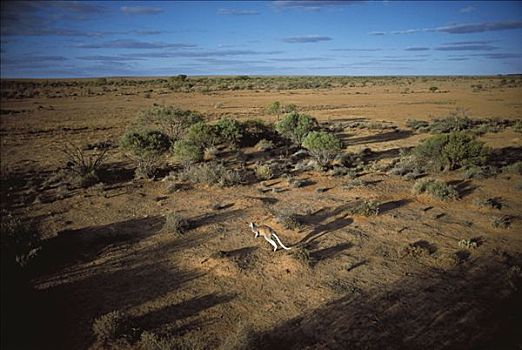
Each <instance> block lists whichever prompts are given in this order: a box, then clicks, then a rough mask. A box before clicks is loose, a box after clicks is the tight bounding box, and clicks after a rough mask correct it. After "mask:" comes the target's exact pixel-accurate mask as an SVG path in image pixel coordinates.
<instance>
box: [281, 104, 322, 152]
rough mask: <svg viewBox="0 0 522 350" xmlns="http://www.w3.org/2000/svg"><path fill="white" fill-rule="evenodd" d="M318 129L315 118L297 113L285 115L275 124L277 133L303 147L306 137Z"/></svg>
mask: <svg viewBox="0 0 522 350" xmlns="http://www.w3.org/2000/svg"><path fill="white" fill-rule="evenodd" d="M317 127H318V123H317V120H316V119H315V118H313V117H311V116H309V115H307V114H299V113H297V112H293V113H290V114H287V115H285V116H284V117H283V118H282V119H281V120H279V121H278V122H277V123H276V124H275V129H276V131H277V132H278V133H279V134H280V135H281V136H283V137H284V138H287V139H289V140H290V141H292V142H293V143H294V144H296V145H301V144H302V143H303V140H304V138H305V137H306V135H307V134H308V133H309V132H311V131H313V130H315V129H317Z"/></svg>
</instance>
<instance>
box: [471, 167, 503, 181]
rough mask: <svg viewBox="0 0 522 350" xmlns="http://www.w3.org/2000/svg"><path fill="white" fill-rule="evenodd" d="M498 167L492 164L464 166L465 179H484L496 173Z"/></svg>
mask: <svg viewBox="0 0 522 350" xmlns="http://www.w3.org/2000/svg"><path fill="white" fill-rule="evenodd" d="M497 173H498V168H497V167H494V166H488V165H483V166H475V165H472V166H468V167H466V172H465V177H466V179H485V178H488V177H492V176H495V175H497Z"/></svg>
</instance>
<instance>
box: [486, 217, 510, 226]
mask: <svg viewBox="0 0 522 350" xmlns="http://www.w3.org/2000/svg"><path fill="white" fill-rule="evenodd" d="M490 223H491V226H492V227H494V228H502V229H506V228H509V227H510V226H511V216H508V215H502V216H494V217H492V218H491V221H490Z"/></svg>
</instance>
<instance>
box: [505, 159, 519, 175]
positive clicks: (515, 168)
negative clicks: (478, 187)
mask: <svg viewBox="0 0 522 350" xmlns="http://www.w3.org/2000/svg"><path fill="white" fill-rule="evenodd" d="M502 172H503V173H508V174H519V175H522V161H520V160H519V161H517V162H515V163H513V164H510V165H506V166H505V167H503V168H502Z"/></svg>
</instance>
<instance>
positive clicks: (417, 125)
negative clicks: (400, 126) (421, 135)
mask: <svg viewBox="0 0 522 350" xmlns="http://www.w3.org/2000/svg"><path fill="white" fill-rule="evenodd" d="M406 126H407V127H408V128H412V129H413V130H417V131H419V132H428V131H429V126H430V123H429V122H428V121H426V120H416V119H408V120H407V121H406Z"/></svg>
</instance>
